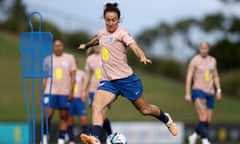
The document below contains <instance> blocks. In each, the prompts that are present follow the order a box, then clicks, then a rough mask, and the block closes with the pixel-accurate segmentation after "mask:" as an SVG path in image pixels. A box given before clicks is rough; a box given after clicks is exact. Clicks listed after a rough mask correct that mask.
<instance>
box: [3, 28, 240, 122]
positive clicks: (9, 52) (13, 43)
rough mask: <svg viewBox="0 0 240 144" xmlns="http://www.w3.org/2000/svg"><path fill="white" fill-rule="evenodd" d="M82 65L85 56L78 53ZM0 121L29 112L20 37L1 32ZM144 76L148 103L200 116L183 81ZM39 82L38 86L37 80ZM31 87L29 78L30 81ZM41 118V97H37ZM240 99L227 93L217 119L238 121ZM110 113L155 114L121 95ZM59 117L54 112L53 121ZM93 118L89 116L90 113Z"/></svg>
mask: <svg viewBox="0 0 240 144" xmlns="http://www.w3.org/2000/svg"><path fill="white" fill-rule="evenodd" d="M77 59H78V60H79V61H80V64H79V65H80V67H81V68H82V67H83V63H84V61H85V60H84V57H83V56H78V57H77ZM0 70H1V71H0V73H1V74H0V91H1V96H0V121H26V120H27V114H26V110H25V104H24V99H23V90H22V85H21V64H20V48H19V37H18V36H15V35H11V34H8V33H6V32H1V33H0ZM136 73H137V75H138V76H139V77H140V78H141V79H142V82H143V85H144V92H145V95H146V98H147V100H148V101H149V103H152V104H156V105H158V106H159V107H160V108H162V109H163V110H164V111H166V112H169V113H171V114H172V116H173V117H174V118H175V119H176V120H177V121H186V122H193V121H196V120H197V116H196V114H195V111H194V108H193V105H192V104H190V103H187V102H185V101H184V83H179V82H175V81H173V80H169V79H166V78H163V77H160V76H155V75H152V74H148V73H144V72H141V71H136ZM37 86H39V85H38V84H37ZM28 88H31V87H30V81H29V82H28ZM37 95H38V94H37ZM36 99H37V100H36V103H37V110H38V112H37V113H38V117H37V118H38V119H39V113H40V110H39V106H40V104H39V97H38V96H37V98H36ZM239 105H240V102H239V101H237V100H235V99H231V98H229V97H227V96H225V95H224V97H223V100H222V101H220V102H217V103H216V110H215V113H214V121H215V122H239V121H240V115H239V113H240V110H239V109H238V108H239ZM108 116H109V117H110V118H111V119H112V120H114V121H144V120H151V121H154V120H155V119H154V118H151V117H143V116H141V114H140V113H139V112H138V111H137V110H136V109H135V108H134V106H133V105H132V104H131V102H129V101H127V100H126V99H125V98H123V97H121V96H120V97H119V98H118V99H117V101H115V102H114V103H113V104H112V108H111V110H110V111H109V113H108ZM57 119H58V117H57V116H55V119H54V121H57ZM89 119H90V116H89Z"/></svg>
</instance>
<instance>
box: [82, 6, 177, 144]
mask: <svg viewBox="0 0 240 144" xmlns="http://www.w3.org/2000/svg"><path fill="white" fill-rule="evenodd" d="M120 15H121V13H120V10H119V8H118V5H117V4H116V3H114V4H112V3H107V4H106V5H105V8H104V12H103V17H104V20H105V25H106V28H104V29H101V30H100V31H99V32H98V35H97V36H95V37H94V38H93V39H92V40H91V41H90V42H89V43H87V44H81V45H80V47H79V49H86V48H88V47H91V46H94V45H99V46H100V48H101V61H100V62H101V67H100V68H101V72H102V78H101V82H100V85H99V87H98V89H97V91H96V92H95V95H94V100H93V106H92V124H93V128H92V136H89V135H85V134H81V135H80V138H81V140H82V142H83V144H100V143H101V140H102V125H103V120H104V117H103V110H104V109H105V108H106V107H107V106H108V105H109V104H110V103H112V102H113V101H114V100H116V98H117V96H119V95H122V96H123V97H126V98H127V99H128V100H129V101H131V102H132V104H133V105H134V106H135V108H136V109H137V110H139V111H140V112H141V113H142V114H143V115H146V116H147V115H148V116H153V117H155V118H157V119H158V120H160V121H162V122H163V123H164V124H166V126H167V127H168V129H169V131H170V132H171V134H172V135H174V136H175V135H177V133H178V129H177V125H176V123H174V122H173V120H172V119H171V117H170V115H169V114H167V113H165V112H163V111H162V110H160V109H159V108H158V107H157V106H156V105H152V104H149V103H148V102H147V100H146V97H145V96H144V94H143V87H142V83H141V80H140V79H139V78H138V77H137V76H136V75H135V74H134V73H133V71H132V69H131V67H130V66H129V65H128V63H127V50H128V48H130V49H131V50H132V51H133V52H134V53H135V54H136V56H137V57H138V58H139V60H140V62H142V63H144V64H148V63H151V60H150V59H148V58H147V57H146V56H145V54H144V52H143V51H142V50H141V49H140V48H139V46H138V45H137V43H136V42H135V40H134V39H133V38H132V36H131V35H130V34H129V33H128V32H127V31H126V30H125V29H124V28H123V27H121V26H118V23H119V22H120ZM123 113H124V112H123Z"/></svg>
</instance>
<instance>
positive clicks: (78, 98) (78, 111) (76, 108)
mask: <svg viewBox="0 0 240 144" xmlns="http://www.w3.org/2000/svg"><path fill="white" fill-rule="evenodd" d="M85 81H86V75H85V73H84V71H82V70H80V69H78V70H77V72H76V79H75V85H74V94H73V99H72V101H71V104H70V107H69V117H68V135H69V141H70V143H69V144H74V134H73V125H74V116H77V117H78V118H79V124H80V126H82V133H85V134H89V128H88V124H87V116H86V114H87V110H86V107H85V103H84V101H85V97H86V94H85V92H84V88H85Z"/></svg>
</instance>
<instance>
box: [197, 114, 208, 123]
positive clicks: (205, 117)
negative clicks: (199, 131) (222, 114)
mask: <svg viewBox="0 0 240 144" xmlns="http://www.w3.org/2000/svg"><path fill="white" fill-rule="evenodd" d="M199 118H200V120H201V121H205V122H206V121H207V120H208V119H207V114H206V113H201V114H200V116H199Z"/></svg>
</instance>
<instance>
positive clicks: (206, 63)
mask: <svg viewBox="0 0 240 144" xmlns="http://www.w3.org/2000/svg"><path fill="white" fill-rule="evenodd" d="M208 52H209V44H208V43H207V42H202V43H200V45H199V54H198V55H196V56H195V57H193V58H192V59H191V61H190V64H189V67H188V71H187V77H186V95H185V100H186V101H188V102H193V103H194V107H195V110H196V112H197V114H198V118H199V123H198V125H197V127H196V130H195V132H194V133H193V134H192V135H190V136H189V137H188V141H189V144H195V143H196V141H197V137H198V136H200V137H201V141H202V144H210V142H209V140H208V138H207V128H208V125H209V124H210V123H211V121H212V114H213V108H214V95H215V96H216V98H217V100H220V99H221V98H222V95H221V86H220V80H219V76H218V71H217V62H216V59H215V58H214V57H212V56H210V55H208ZM192 82H193V85H191V84H192ZM191 89H192V90H191ZM215 89H216V91H215Z"/></svg>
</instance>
